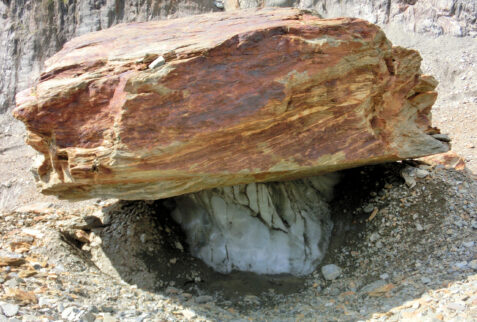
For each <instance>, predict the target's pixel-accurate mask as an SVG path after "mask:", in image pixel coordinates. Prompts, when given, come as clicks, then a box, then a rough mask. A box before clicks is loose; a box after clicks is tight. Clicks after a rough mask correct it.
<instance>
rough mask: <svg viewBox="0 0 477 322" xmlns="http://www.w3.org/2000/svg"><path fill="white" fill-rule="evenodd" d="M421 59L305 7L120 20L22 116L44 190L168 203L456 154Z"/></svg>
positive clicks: (82, 43) (57, 66)
mask: <svg viewBox="0 0 477 322" xmlns="http://www.w3.org/2000/svg"><path fill="white" fill-rule="evenodd" d="M160 57H163V59H164V62H163V63H161V64H157V65H156V66H154V67H155V68H149V66H150V65H151V63H152V62H154V61H156V60H157V59H158V58H160ZM420 61H421V58H420V55H419V54H418V53H417V52H416V51H414V50H409V49H404V48H400V47H393V46H392V44H391V43H390V42H389V41H388V40H387V39H386V37H385V35H384V33H383V32H382V30H381V29H380V28H379V27H377V26H375V25H373V24H371V23H369V22H366V21H364V20H360V19H350V18H339V19H320V18H318V17H316V16H313V15H312V14H309V13H307V12H303V11H299V10H297V9H264V10H244V11H239V12H230V13H229V12H227V13H220V14H206V15H200V16H194V17H188V18H181V19H171V20H166V21H158V22H148V23H131V24H123V25H117V26H115V27H112V28H110V29H106V30H102V31H99V32H94V33H90V34H86V35H83V36H81V37H78V38H75V39H73V40H72V41H70V42H68V43H67V44H66V45H65V46H64V47H63V49H62V50H61V51H60V52H59V53H57V54H56V55H55V56H53V57H52V58H50V59H49V60H48V61H47V62H46V69H45V71H44V72H43V73H42V75H41V77H40V80H39V82H38V83H37V84H36V85H35V86H33V87H31V88H30V89H28V90H25V91H23V92H21V93H20V94H18V95H17V107H16V109H15V111H14V115H15V117H17V118H18V119H20V120H22V121H23V122H24V123H25V125H26V128H27V131H28V137H27V142H28V143H29V144H30V145H31V146H32V147H33V148H35V149H36V150H37V151H39V152H40V153H41V155H42V158H40V159H39V160H38V163H37V164H36V165H35V169H34V171H35V173H36V180H37V183H38V186H39V188H40V189H41V191H42V192H43V193H45V194H53V195H57V196H58V197H60V198H66V199H85V198H92V197H116V198H120V199H158V198H165V197H170V196H177V195H181V194H185V193H190V192H196V191H201V190H205V189H210V188H214V187H223V186H232V185H237V184H248V183H252V182H267V181H278V180H285V179H297V178H304V177H309V176H312V175H318V174H323V173H327V172H333V171H336V170H340V169H344V168H350V167H357V166H360V165H365V164H371V163H379V162H386V161H394V160H400V159H406V158H411V157H419V156H425V155H430V154H435V153H440V152H445V151H447V150H448V149H449V146H448V144H447V143H446V142H442V141H439V140H437V139H435V138H433V137H432V136H431V135H433V134H436V133H439V130H437V129H435V128H432V127H431V120H430V118H431V114H430V110H431V106H432V104H433V103H434V101H435V99H436V96H437V93H436V91H435V87H436V85H437V82H436V81H435V79H434V78H433V77H431V76H425V75H421V71H420Z"/></svg>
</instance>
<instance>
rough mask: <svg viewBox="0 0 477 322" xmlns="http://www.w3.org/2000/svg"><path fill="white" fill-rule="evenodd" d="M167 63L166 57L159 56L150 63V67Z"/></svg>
mask: <svg viewBox="0 0 477 322" xmlns="http://www.w3.org/2000/svg"><path fill="white" fill-rule="evenodd" d="M165 63H166V60H165V59H164V57H162V56H159V57H158V58H156V59H155V60H154V61H153V62H152V63H150V64H149V69H154V68H156V67H159V66H162V65H164V64H165Z"/></svg>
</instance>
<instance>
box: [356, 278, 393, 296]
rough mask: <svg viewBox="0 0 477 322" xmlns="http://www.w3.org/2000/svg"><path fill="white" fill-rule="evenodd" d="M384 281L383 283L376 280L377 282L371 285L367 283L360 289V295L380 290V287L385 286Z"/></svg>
mask: <svg viewBox="0 0 477 322" xmlns="http://www.w3.org/2000/svg"><path fill="white" fill-rule="evenodd" d="M386 284H387V283H386V281H383V280H377V281H374V282H372V283H369V284H367V285H366V286H364V287H363V288H362V289H361V292H362V293H371V292H372V291H374V290H376V289H378V288H380V287H383V286H384V285H386Z"/></svg>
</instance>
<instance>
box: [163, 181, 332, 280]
mask: <svg viewBox="0 0 477 322" xmlns="http://www.w3.org/2000/svg"><path fill="white" fill-rule="evenodd" d="M336 182H337V176H336V175H335V174H331V175H324V176H319V177H311V178H307V179H303V180H296V181H288V182H274V183H251V184H247V185H237V186H232V187H224V188H215V189H211V190H205V191H201V192H197V193H193V194H188V195H184V196H180V197H176V198H175V199H176V208H175V209H174V210H173V212H172V217H173V218H174V220H175V221H176V222H178V223H179V224H180V225H181V227H182V229H183V230H184V232H185V234H186V236H187V242H188V244H189V247H190V250H191V253H192V255H194V256H196V257H198V258H200V259H202V260H203V261H204V262H205V263H206V264H207V265H209V266H211V267H212V268H213V269H215V270H216V271H219V272H222V273H228V272H231V271H233V270H238V271H251V272H255V273H259V274H279V273H291V274H294V275H306V274H309V273H311V272H312V271H313V270H314V269H315V267H316V265H317V264H318V263H319V262H320V261H321V260H322V259H323V256H324V254H325V251H326V248H327V247H328V240H329V237H330V234H331V229H332V221H331V219H330V211H329V207H328V201H329V200H330V198H331V195H332V190H333V186H334V185H335V184H336Z"/></svg>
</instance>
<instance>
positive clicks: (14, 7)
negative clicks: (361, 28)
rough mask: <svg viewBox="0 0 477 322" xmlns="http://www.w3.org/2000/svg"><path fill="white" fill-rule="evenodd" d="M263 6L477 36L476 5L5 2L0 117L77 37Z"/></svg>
mask: <svg viewBox="0 0 477 322" xmlns="http://www.w3.org/2000/svg"><path fill="white" fill-rule="evenodd" d="M262 6H279V7H286V6H294V7H299V8H302V9H314V10H316V11H317V12H318V13H319V14H321V15H322V16H323V17H338V16H354V17H359V18H364V19H366V20H369V21H371V22H373V23H377V24H380V25H384V24H394V23H395V24H399V25H401V26H402V27H403V28H404V29H408V30H412V31H415V32H419V33H429V34H432V35H440V34H451V35H455V36H475V35H477V25H476V18H477V17H476V16H477V1H473V0H472V1H469V0H341V1H340V0H298V1H293V0H225V2H223V1H222V0H1V1H0V75H1V76H0V112H5V111H6V110H8V109H10V108H11V107H12V106H13V105H14V97H15V94H16V93H17V92H18V91H20V90H22V89H25V88H27V87H28V86H30V85H31V84H32V83H33V80H34V79H35V77H36V76H37V75H39V72H40V69H41V68H42V66H43V63H44V61H45V60H46V59H47V58H48V57H50V56H52V55H53V54H54V53H56V52H57V51H59V50H60V49H61V47H62V46H63V44H64V43H65V42H66V41H68V40H70V39H72V38H73V37H76V36H79V35H83V34H85V33H88V32H91V31H97V30H101V29H104V28H108V27H111V26H112V25H115V24H118V23H122V22H133V21H150V20H159V19H165V18H170V17H182V16H187V15H192V14H198V13H205V12H212V11H221V10H234V9H236V8H251V7H262ZM222 8H224V9H222Z"/></svg>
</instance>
